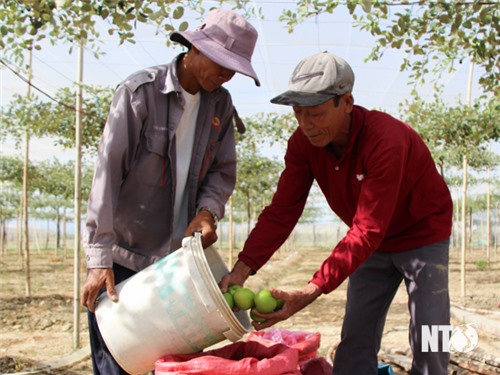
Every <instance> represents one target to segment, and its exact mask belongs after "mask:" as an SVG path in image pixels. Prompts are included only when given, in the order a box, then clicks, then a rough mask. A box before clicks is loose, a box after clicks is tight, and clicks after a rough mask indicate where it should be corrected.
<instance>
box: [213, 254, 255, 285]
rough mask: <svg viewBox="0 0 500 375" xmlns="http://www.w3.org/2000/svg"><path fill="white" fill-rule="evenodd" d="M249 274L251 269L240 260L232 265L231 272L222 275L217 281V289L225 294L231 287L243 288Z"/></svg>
mask: <svg viewBox="0 0 500 375" xmlns="http://www.w3.org/2000/svg"><path fill="white" fill-rule="evenodd" d="M251 274H252V269H251V268H250V267H248V266H247V265H246V264H245V263H243V262H242V261H241V260H238V261H237V262H236V264H235V265H234V267H233V270H232V271H231V272H230V273H228V274H227V275H224V276H223V277H222V279H221V280H220V281H219V288H220V290H221V291H222V293H225V292H227V289H228V288H229V287H230V286H231V285H240V286H243V284H244V283H245V281H246V279H248V277H249V276H250V275H251Z"/></svg>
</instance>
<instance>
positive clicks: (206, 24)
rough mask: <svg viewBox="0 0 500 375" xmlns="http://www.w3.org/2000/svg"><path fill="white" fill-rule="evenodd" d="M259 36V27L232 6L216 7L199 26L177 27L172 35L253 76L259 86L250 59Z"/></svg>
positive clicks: (235, 70) (179, 40)
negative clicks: (184, 29) (178, 29)
mask: <svg viewBox="0 0 500 375" xmlns="http://www.w3.org/2000/svg"><path fill="white" fill-rule="evenodd" d="M257 36H258V34H257V30H255V28H254V27H253V26H252V25H251V24H250V23H249V22H248V21H247V20H246V19H245V18H244V17H243V16H241V15H239V14H237V13H235V12H234V11H232V10H226V9H213V10H211V11H210V13H209V14H208V16H207V17H206V18H205V20H204V21H203V24H202V25H201V26H200V27H199V28H198V29H196V30H194V31H175V32H173V33H172V34H171V35H170V39H171V40H172V41H174V42H178V43H181V44H182V45H184V46H186V47H188V48H191V46H192V45H193V46H195V47H196V49H198V51H200V52H201V53H203V54H204V55H205V56H206V57H208V58H209V59H210V60H212V61H213V62H215V63H217V64H219V65H220V66H223V67H224V68H226V69H229V70H232V71H234V72H238V73H241V74H244V75H246V76H248V77H251V78H253V79H254V80H255V84H256V85H257V86H260V81H259V78H258V77H257V73H255V71H254V69H253V67H252V63H251V60H252V54H253V51H254V49H255V44H256V43H257Z"/></svg>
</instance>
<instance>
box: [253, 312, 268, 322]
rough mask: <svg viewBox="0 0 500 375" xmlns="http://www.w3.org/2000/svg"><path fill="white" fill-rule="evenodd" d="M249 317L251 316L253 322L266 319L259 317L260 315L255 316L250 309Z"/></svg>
mask: <svg viewBox="0 0 500 375" xmlns="http://www.w3.org/2000/svg"><path fill="white" fill-rule="evenodd" d="M250 318H252V320H253V321H254V322H257V323H263V322H265V321H266V319H264V318H261V317H260V316H257V315H255V314H254V313H253V312H251V311H250Z"/></svg>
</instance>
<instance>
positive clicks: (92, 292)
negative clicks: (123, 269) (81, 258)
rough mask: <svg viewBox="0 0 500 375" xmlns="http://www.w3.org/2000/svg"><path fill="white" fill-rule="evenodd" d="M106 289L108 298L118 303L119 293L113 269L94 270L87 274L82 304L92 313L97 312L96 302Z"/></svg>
mask: <svg viewBox="0 0 500 375" xmlns="http://www.w3.org/2000/svg"><path fill="white" fill-rule="evenodd" d="M102 288H106V291H107V293H108V297H109V298H110V299H111V300H112V301H113V302H117V301H118V293H117V292H116V289H115V275H114V274H113V269H112V268H92V269H90V270H89V271H88V273H87V279H86V280H85V283H84V284H83V293H82V304H83V306H85V307H86V308H87V309H89V311H90V312H95V302H96V299H97V297H98V295H99V291H100V290H101V289H102Z"/></svg>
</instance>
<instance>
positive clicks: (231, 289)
mask: <svg viewBox="0 0 500 375" xmlns="http://www.w3.org/2000/svg"><path fill="white" fill-rule="evenodd" d="M240 288H241V285H238V284H233V285H230V286H229V288H227V291H228V292H229V293H231V294H232V295H234V292H236V291H237V290H238V289H240Z"/></svg>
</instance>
